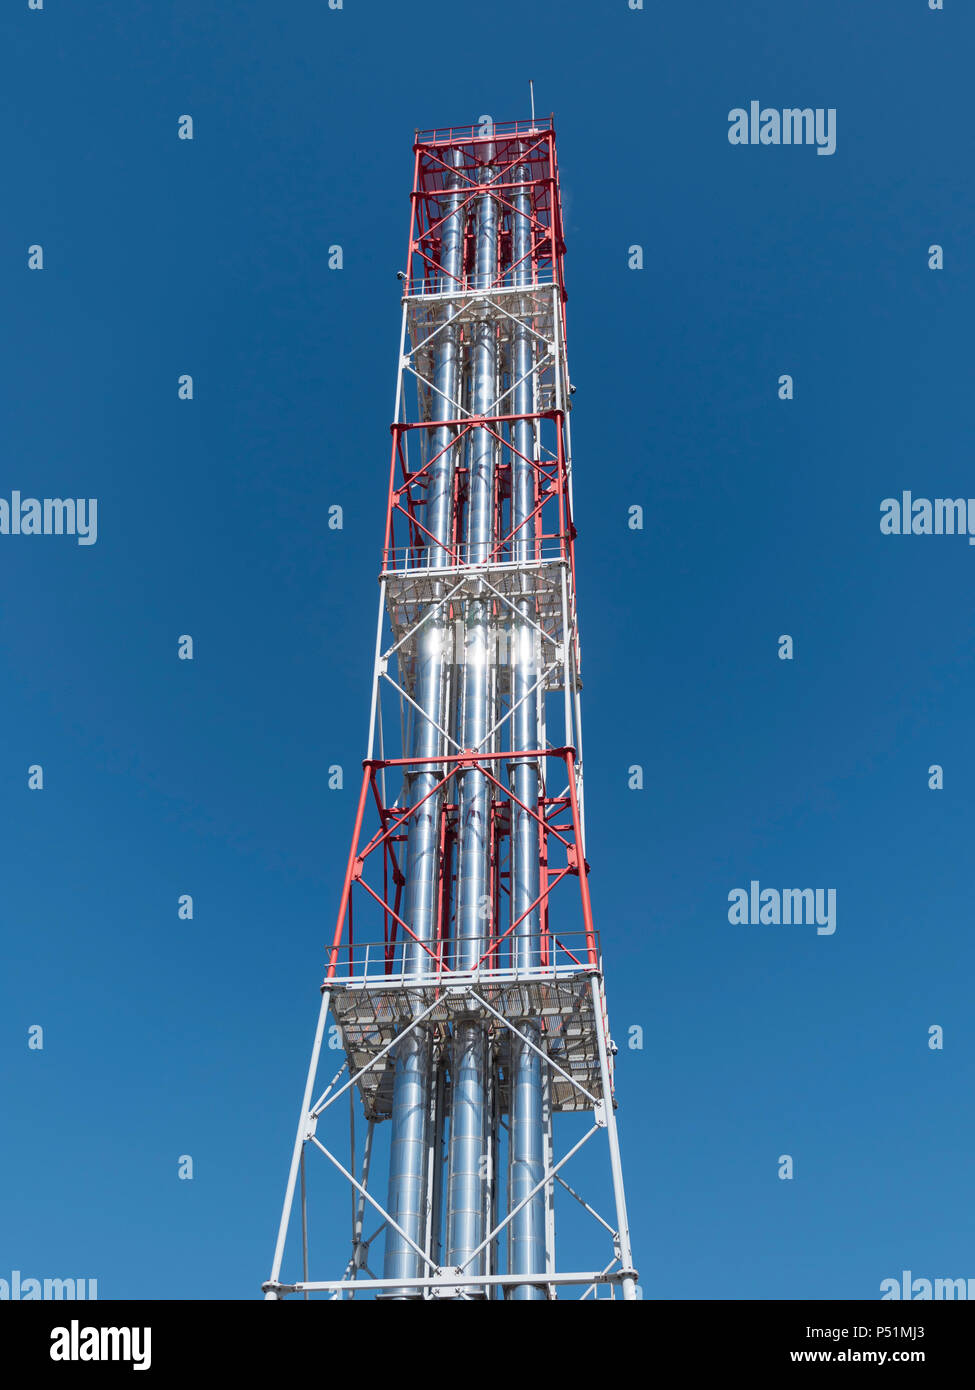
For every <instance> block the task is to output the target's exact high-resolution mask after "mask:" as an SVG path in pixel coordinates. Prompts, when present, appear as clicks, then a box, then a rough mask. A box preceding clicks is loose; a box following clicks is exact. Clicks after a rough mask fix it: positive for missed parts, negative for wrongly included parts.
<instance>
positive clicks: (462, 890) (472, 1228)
mask: <svg viewBox="0 0 975 1390" xmlns="http://www.w3.org/2000/svg"><path fill="white" fill-rule="evenodd" d="M492 177H493V170H492V169H491V167H490V154H489V155H488V162H487V166H486V167H485V169H484V171H483V174H482V182H484V183H488V182H490V180H491V178H492ZM497 251H498V205H497V201H496V200H495V198H494V197H493V196H492V195H491V194H490V193H489V192H485V193H482V194H480V195H479V196H478V199H477V242H476V258H477V261H476V282H475V289H483V290H490V288H491V287H492V285H493V284H494V280H495V276H496V274H497ZM496 333H497V330H496V326H495V324H494V322H493V320H492V317H491V315H490V313H489V312H488V311H487V306H486V305H485V310H484V314H483V317H482V318H480V319H479V320H477V321H475V323H474V325H473V330H472V336H473V362H472V368H473V379H472V392H471V394H472V412H473V414H474V415H480V416H486V415H490V414H491V413H492V411H493V409H494V403H495V400H496V396H497V350H496V343H497V338H496ZM469 458H470V473H469V478H468V515H467V547H466V555H465V560H466V563H467V564H469V565H476V564H482V563H484V562H485V561H486V560H487V559H488V558H489V556H490V554H491V549H492V546H493V543H494V474H495V441H494V438H493V437H492V435H491V432H490V431H489V430H487V429H483V428H478V429H475V430H473V431H472V441H471V448H470V453H469ZM465 618H466V622H465V631H464V666H463V672H462V676H461V689H460V712H459V727H460V729H461V743H462V744H463V746H464V748H471V749H476V748H480V746H481V745H482V744H483V742H484V740H485V738H486V736H487V733H488V731H489V729H490V728H491V725H492V723H493V711H492V709H491V702H490V698H489V692H490V688H491V686H490V681H489V669H488V661H489V650H488V644H489V635H490V620H491V610H490V604H489V603H488V602H487V600H486V599H484V598H481V597H475V598H470V599H468V601H467V605H466V614H465ZM457 783H458V793H457V796H458V838H459V843H458V856H457V938H458V940H457V965H458V968H460V969H462V970H463V969H472V968H473V967H474V965H475V964H476V962H477V960H478V958H479V956H480V955H481V953H482V951H483V950H484V948H485V946H486V944H487V940H488V938H489V936H490V934H491V931H492V926H493V923H492V919H491V910H490V909H491V899H490V863H489V849H490V833H489V832H490V814H491V797H490V783H489V782H488V781H487V778H486V777H484V775H483V773H481V772H480V770H479V769H477V768H468V769H466V770H464V771H462V772H460V773H458V776H457ZM487 1053H488V1048H487V1031H486V1029H485V1027H484V1025H483V1024H481V1023H479V1022H474V1021H470V1022H467V1021H460V1020H458V1022H457V1024H456V1026H455V1029H454V1048H453V1073H452V1079H453V1090H452V1099H451V1121H450V1149H449V1156H448V1176H447V1263H448V1264H450V1265H463V1264H464V1263H465V1262H466V1260H467V1259H468V1258H469V1256H470V1255H471V1254H472V1253H473V1251H474V1250H476V1249H477V1247H478V1246H479V1245H480V1244H481V1241H482V1240H483V1237H484V1201H483V1190H482V1189H483V1183H484V1178H485V1174H484V1171H483V1165H484V1161H485V1155H486V1152H487V1145H486V1138H487V1135H486V1106H485V1101H486V1071H487V1066H488V1055H487ZM484 1263H485V1261H484V1252H483V1251H482V1252H481V1254H480V1255H478V1256H477V1258H476V1259H474V1260H473V1261H472V1262H471V1264H470V1265H468V1270H469V1272H470V1273H471V1274H475V1275H478V1274H482V1273H483V1272H484ZM467 1292H469V1293H470V1294H471V1295H472V1296H483V1293H484V1291H483V1289H477V1288H476V1286H473V1287H472V1288H471V1290H469V1291H467Z"/></svg>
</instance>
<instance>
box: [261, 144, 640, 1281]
mask: <svg viewBox="0 0 975 1390" xmlns="http://www.w3.org/2000/svg"><path fill="white" fill-rule="evenodd" d="M564 254H565V243H564V239H563V233H562V214H561V203H560V196H559V181H558V168H557V163H556V155H555V131H554V127H553V123H552V121H551V120H547V121H544V120H539V121H536V120H535V119H534V117H533V118H532V119H531V120H530V121H516V122H509V123H507V124H505V125H498V124H495V123H493V122H491V121H489V120H488V119H487V118H485V119H483V120H482V122H481V124H480V125H479V126H474V127H462V128H458V129H454V128H450V129H445V130H430V131H423V132H417V136H416V141H415V144H414V184H413V196H412V217H411V224H410V242H409V256H408V269H407V272H406V282H405V292H404V295H403V300H402V307H403V320H402V332H401V338H400V354H399V369H398V378H397V387H396V405H395V412H394V421H393V425H392V436H393V446H392V464H391V471H390V482H389V494H388V501H387V514H386V534H385V541H384V547H383V562H382V571H381V573H380V576H379V578H380V601H379V622H378V629H377V635H376V658H375V669H374V673H373V693H372V706H371V713H370V730H369V744H368V752H367V756H366V758H365V760H364V762H363V779H362V783H361V787H360V792H359V801H358V808H357V811H356V818H355V828H354V831H353V839H352V847H351V850H350V853H349V858H348V863H347V868H346V873H345V881H344V884H343V888H342V894H341V901H340V905H339V913H338V921H337V925H336V930H335V936H334V940H333V943H332V947H331V950H330V953H329V957H328V966H327V972H326V977H325V980H324V983H323V985H322V1001H321V1008H320V1011H319V1021H318V1028H317V1031H316V1035H315V1042H314V1046H313V1049H312V1058H311V1064H310V1067H309V1072H308V1077H307V1081H306V1085H305V1093H304V1097H303V1100H302V1106H301V1113H300V1116H299V1122H298V1130H297V1134H296V1137H295V1143H294V1148H293V1152H292V1162H291V1168H290V1171H289V1175H288V1184H287V1190H286V1194H285V1202H284V1210H283V1212H282V1216H281V1223H280V1227H279V1231H278V1239H277V1245H276V1248H275V1252H274V1259H273V1263H272V1268H271V1275H270V1278H269V1280H268V1281H267V1283H266V1284H264V1286H263V1287H264V1292H265V1295H266V1297H267V1298H269V1299H275V1298H282V1297H286V1296H288V1295H292V1294H297V1295H301V1296H303V1297H305V1298H309V1297H325V1298H330V1299H332V1300H341V1299H343V1298H354V1297H366V1298H370V1297H371V1298H379V1299H395V1300H409V1299H421V1298H422V1299H432V1298H451V1299H502V1298H509V1299H519V1300H524V1299H544V1298H552V1299H554V1298H557V1297H567V1296H576V1297H583V1298H599V1297H609V1298H615V1297H623V1298H628V1299H632V1298H635V1297H637V1288H636V1271H635V1269H634V1268H633V1261H632V1254H631V1250H630V1238H629V1230H628V1227H627V1219H626V1204H625V1198H624V1193H623V1179H622V1170H621V1164H620V1154H619V1144H618V1139H617V1132H616V1115H615V1110H616V1103H615V1098H614V1093H613V1066H612V1057H613V1053H614V1052H615V1048H614V1047H613V1045H612V1043H611V1040H610V1035H609V1025H608V1015H607V1011H606V998H605V990H604V983H603V969H602V959H601V955H600V950H599V941H598V937H597V934H596V931H595V928H594V925H593V918H592V908H591V904H590V899H589V886H588V873H589V866H588V864H587V863H586V859H585V827H584V819H583V806H584V799H583V784H582V732H581V723H580V691H581V680H580V649H579V633H578V626H577V620H576V585H575V537H576V529H575V525H574V523H573V515H572V462H571V446H570V432H569V379H568V366H567V361H566V351H565V300H566V296H565V285H564V279H563V259H564ZM384 716H385V717H384ZM330 1011H331V1014H332V1016H333V1019H334V1024H333V1037H337V1039H338V1040H339V1041H340V1045H341V1047H340V1051H341V1053H343V1054H344V1061H343V1062H342V1065H341V1066H340V1068H339V1070H338V1072H337V1073H336V1075H335V1076H333V1077H332V1079H331V1080H330V1081H328V1083H327V1084H326V1085H325V1086H324V1088H323V1089H321V1090H320V1089H319V1087H320V1086H321V1084H322V1083H321V1081H320V1079H319V1064H320V1062H321V1061H322V1052H323V1041H324V1038H325V1030H326V1025H327V1022H328V1016H329V1012H330ZM335 1029H337V1033H336V1032H335V1031H334V1030H335ZM333 1047H334V1043H333ZM326 1055H327V1051H326ZM332 1055H333V1056H334V1057H336V1058H338V1056H339V1055H340V1054H339V1052H338V1051H334V1050H333V1053H332ZM323 1071H324V1068H323ZM350 1099H351V1100H352V1102H353V1104H352V1105H351V1107H350V1104H349V1101H350ZM340 1101H341V1104H337V1103H338V1102H340ZM567 1112H569V1113H579V1112H583V1113H584V1112H588V1113H589V1115H590V1118H591V1123H590V1125H589V1127H588V1128H587V1129H586V1130H585V1132H584V1133H583V1134H582V1135H581V1136H580V1137H579V1138H578V1139H576V1140H575V1142H574V1143H573V1144H572V1145H571V1146H570V1147H569V1148H568V1149H567V1150H564V1151H563V1150H562V1149H560V1148H559V1146H558V1144H557V1137H558V1135H559V1129H560V1126H559V1125H558V1124H557V1122H556V1121H557V1117H558V1116H560V1115H562V1114H564V1113H567ZM357 1114H360V1115H361V1116H362V1117H363V1120H364V1125H361V1126H357V1124H356V1116H357ZM350 1115H351V1119H350ZM384 1122H385V1123H384ZM350 1124H351V1127H352V1132H351V1135H350V1133H349V1129H350ZM377 1127H378V1128H377ZM383 1131H386V1132H388V1135H389V1139H388V1147H387V1148H386V1155H387V1159H386V1180H385V1182H383V1181H382V1179H381V1177H380V1178H378V1179H377V1175H376V1173H375V1172H374V1171H373V1169H374V1167H378V1166H379V1164H380V1162H381V1160H380V1158H379V1157H378V1156H379V1155H381V1153H382V1151H383V1142H382V1134H383ZM360 1135H361V1140H362V1142H361V1146H360V1145H359V1143H358V1137H359V1136H360ZM350 1139H351V1148H352V1153H353V1157H352V1159H351V1160H350V1158H349V1148H350ZM601 1141H606V1142H605V1147H606V1169H607V1174H606V1176H607V1179H608V1183H607V1189H608V1192H609V1194H610V1195H611V1198H612V1205H611V1207H609V1208H608V1211H609V1212H610V1213H611V1215H604V1214H603V1213H601V1212H600V1211H599V1210H598V1209H597V1207H596V1206H595V1205H594V1202H595V1201H596V1200H597V1199H596V1197H595V1195H594V1194H593V1196H592V1200H590V1197H589V1196H588V1195H587V1196H583V1195H581V1194H580V1193H578V1192H577V1191H576V1190H575V1188H574V1187H573V1186H572V1184H571V1182H570V1181H569V1180H568V1178H569V1177H570V1176H571V1160H572V1159H573V1158H574V1157H575V1155H576V1154H577V1153H578V1152H579V1151H580V1150H581V1149H582V1148H583V1147H584V1146H585V1145H587V1144H589V1143H590V1142H596V1143H599V1142H601ZM360 1148H361V1152H360ZM340 1155H341V1156H340ZM313 1163H314V1166H315V1167H316V1168H319V1169H324V1170H325V1172H326V1173H328V1172H329V1171H330V1172H331V1175H332V1181H333V1184H343V1183H344V1184H348V1186H349V1189H350V1192H351V1204H350V1210H351V1218H352V1227H351V1253H349V1252H348V1250H347V1251H346V1256H347V1263H346V1264H345V1268H344V1272H343V1271H341V1268H340V1267H339V1269H336V1268H335V1266H334V1265H333V1267H332V1269H330V1270H329V1269H326V1270H325V1271H324V1272H323V1275H324V1277H321V1278H318V1277H314V1278H313V1277H309V1252H310V1249H311V1248H312V1247H313V1248H314V1249H315V1252H316V1258H319V1257H321V1258H325V1257H326V1256H327V1254H329V1253H331V1252H330V1251H329V1250H328V1247H329V1246H331V1247H332V1248H333V1250H334V1252H335V1257H336V1259H340V1257H339V1254H338V1242H337V1241H336V1240H335V1239H334V1234H333V1228H334V1222H333V1221H332V1220H331V1216H330V1215H328V1216H327V1217H326V1220H325V1222H324V1223H323V1226H324V1232H325V1233H324V1234H323V1235H322V1236H320V1237H318V1238H317V1239H315V1238H314V1230H315V1229H317V1228H315V1227H313V1226H311V1225H310V1218H311V1216H312V1211H313V1208H314V1201H313V1200H309V1196H308V1176H309V1175H308V1173H307V1172H306V1167H307V1168H310V1167H311V1166H312V1164H313ZM321 1176H323V1174H321V1173H316V1174H315V1178H316V1179H320V1177H321ZM299 1189H300V1203H298V1202H296V1200H295V1199H296V1195H297V1194H298V1192H299ZM556 1194H558V1197H559V1201H560V1203H561V1202H563V1201H564V1202H565V1203H566V1204H567V1205H568V1206H573V1207H574V1209H575V1211H577V1212H578V1211H581V1212H582V1214H583V1215H582V1219H583V1220H584V1221H588V1222H589V1223H590V1224H591V1226H592V1230H593V1238H594V1244H595V1245H596V1246H598V1245H600V1244H603V1245H604V1246H605V1247H606V1248H605V1249H604V1250H603V1251H602V1252H601V1253H600V1254H599V1255H598V1257H597V1258H595V1259H594V1260H593V1261H592V1263H591V1267H590V1268H586V1269H582V1270H564V1269H562V1268H560V1264H559V1261H558V1259H557V1246H556V1224H555V1214H556ZM331 1205H332V1203H331V1201H330V1202H329V1206H331ZM292 1220H294V1221H295V1224H296V1225H298V1226H300V1233H301V1234H300V1240H301V1247H302V1261H301V1277H300V1278H292V1279H290V1280H285V1279H283V1278H282V1274H281V1271H282V1265H283V1260H284V1253H285V1248H286V1244H287V1238H288V1233H289V1229H290V1226H291V1223H292ZM310 1229H311V1230H312V1232H313V1235H312V1239H311V1240H310V1238H309V1230H310ZM380 1252H381V1253H380ZM316 1273H317V1271H316Z"/></svg>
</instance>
